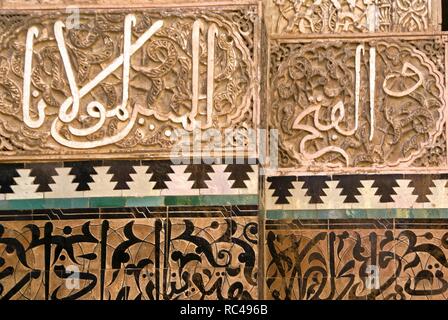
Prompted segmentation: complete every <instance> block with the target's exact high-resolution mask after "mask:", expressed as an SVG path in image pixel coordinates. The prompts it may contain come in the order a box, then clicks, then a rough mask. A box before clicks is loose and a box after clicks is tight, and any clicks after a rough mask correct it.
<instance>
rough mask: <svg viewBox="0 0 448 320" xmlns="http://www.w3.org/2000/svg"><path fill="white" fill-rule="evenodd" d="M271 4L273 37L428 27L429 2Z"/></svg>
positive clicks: (293, 0) (286, 0) (301, 0)
mask: <svg viewBox="0 0 448 320" xmlns="http://www.w3.org/2000/svg"><path fill="white" fill-rule="evenodd" d="M271 1H272V2H273V6H274V12H275V15H274V16H273V21H272V24H273V25H272V32H274V33H300V34H308V33H360V32H373V31H377V32H391V31H399V32H405V31H409V32H413V31H426V30H428V29H429V27H430V26H429V19H430V17H429V12H430V6H431V3H430V1H431V0H397V1H395V0H271ZM371 20H375V26H374V28H373V30H372V29H370V28H369V25H370V21H371Z"/></svg>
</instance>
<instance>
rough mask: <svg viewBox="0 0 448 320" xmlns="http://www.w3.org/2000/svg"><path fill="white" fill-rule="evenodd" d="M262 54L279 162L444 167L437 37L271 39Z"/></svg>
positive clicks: (441, 60)
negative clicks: (267, 50) (265, 61)
mask: <svg viewBox="0 0 448 320" xmlns="http://www.w3.org/2000/svg"><path fill="white" fill-rule="evenodd" d="M270 52H271V59H270V63H271V65H270V81H269V83H270V103H269V105H270V107H271V110H270V127H271V128H275V129H278V130H279V164H280V166H281V167H284V168H296V169H297V170H300V171H301V172H304V171H309V170H314V171H322V170H323V169H327V170H329V171H338V172H341V171H346V170H347V171H349V170H352V169H362V170H364V169H369V168H382V169H387V170H396V169H400V168H401V169H403V168H410V167H414V168H415V167H421V166H425V167H444V166H446V125H445V121H446V101H445V99H446V84H445V74H444V73H445V44H444V43H443V40H442V38H440V37H426V38H421V39H412V40H411V39H408V40H407V39H399V38H395V37H390V38H388V39H384V40H383V39H380V38H368V37H367V38H365V39H362V40H359V39H354V38H353V39H344V40H337V39H334V40H314V41H312V42H310V41H301V40H277V41H272V42H271V50H270Z"/></svg>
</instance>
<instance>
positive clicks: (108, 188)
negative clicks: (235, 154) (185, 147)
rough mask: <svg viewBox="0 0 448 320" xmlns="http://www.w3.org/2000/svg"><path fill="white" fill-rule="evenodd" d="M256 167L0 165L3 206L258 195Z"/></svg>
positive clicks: (154, 163) (161, 163) (125, 163)
mask: <svg viewBox="0 0 448 320" xmlns="http://www.w3.org/2000/svg"><path fill="white" fill-rule="evenodd" d="M257 192H258V167H257V166H256V165H250V164H242V165H232V164H231V165H225V164H216V165H208V164H190V165H174V164H172V163H171V162H170V161H92V162H89V161H83V162H65V163H33V164H14V165H11V164H2V165H0V200H16V199H40V198H49V199H52V198H82V197H144V196H164V195H180V196H181V195H216V194H229V195H238V194H257Z"/></svg>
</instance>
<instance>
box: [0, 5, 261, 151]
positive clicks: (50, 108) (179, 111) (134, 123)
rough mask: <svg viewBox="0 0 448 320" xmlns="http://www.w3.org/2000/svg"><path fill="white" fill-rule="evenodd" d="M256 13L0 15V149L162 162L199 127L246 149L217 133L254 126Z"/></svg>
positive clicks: (222, 9)
mask: <svg viewBox="0 0 448 320" xmlns="http://www.w3.org/2000/svg"><path fill="white" fill-rule="evenodd" d="M258 10H259V9H258V5H257V4H256V3H254V4H252V5H251V4H247V5H227V6H225V5H221V6H214V7H213V8H212V9H211V8H208V7H206V6H205V7H200V6H198V7H194V6H193V7H191V6H188V7H184V8H182V7H178V8H163V7H151V8H146V9H138V10H137V9H135V10H132V9H119V10H112V9H111V10H107V9H105V8H101V9H96V10H91V9H82V10H81V12H80V16H79V17H74V16H72V15H71V12H66V11H65V10H64V9H60V10H49V11H45V12H44V11H33V12H30V11H23V10H22V11H20V10H18V11H4V12H3V13H2V14H0V21H1V24H0V25H1V37H0V43H1V49H0V81H1V83H0V93H1V94H0V156H1V157H2V159H5V158H7V159H9V160H10V159H17V158H20V159H24V158H26V159H27V160H28V159H33V158H35V157H42V156H45V157H48V158H51V157H53V158H55V157H58V158H61V157H64V158H83V157H92V156H102V157H105V156H106V155H108V154H111V153H113V154H116V155H117V156H120V157H126V158H129V157H137V156H142V155H144V156H145V157H152V158H154V157H157V158H166V157H168V156H169V155H170V151H171V150H172V148H175V147H176V146H179V145H178V143H182V145H184V144H185V142H182V141H184V140H183V139H184V138H185V135H186V136H187V137H190V136H191V137H190V138H192V136H193V131H197V130H206V129H215V130H216V131H215V132H217V133H218V134H220V135H221V138H222V143H221V145H220V146H218V147H217V148H218V149H219V150H231V151H237V152H239V153H240V154H246V152H245V151H244V150H240V149H241V148H240V149H238V148H237V147H235V145H234V144H232V142H231V140H232V141H233V139H224V135H225V132H229V131H232V132H235V131H237V132H239V134H241V132H243V134H244V133H247V132H248V130H250V129H255V128H256V125H257V123H258V105H259V101H258V99H259V98H258V97H259V94H258V87H259V71H258V68H259V64H258V59H259V56H258V55H259V27H260V17H259V13H258V12H259V11H258ZM196 129H197V130H196ZM181 133H182V134H185V135H182V134H181ZM227 138H228V137H227ZM208 139H210V137H209V138H208ZM206 140H207V138H204V139H203V142H204V141H205V142H208V141H206ZM205 142H204V143H205ZM187 144H188V143H187ZM187 147H188V145H187ZM182 150H183V151H185V147H184V148H183V149H182ZM191 152H192V151H191ZM189 155H190V150H189V149H188V151H187V152H186V154H185V153H183V154H182V156H189Z"/></svg>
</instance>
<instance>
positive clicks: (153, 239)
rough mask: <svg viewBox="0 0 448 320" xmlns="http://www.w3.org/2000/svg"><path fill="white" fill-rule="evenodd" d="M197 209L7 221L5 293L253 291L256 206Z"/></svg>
mask: <svg viewBox="0 0 448 320" xmlns="http://www.w3.org/2000/svg"><path fill="white" fill-rule="evenodd" d="M195 210H196V209H192V210H190V212H187V210H185V209H184V210H183V211H182V210H181V211H180V212H179V211H178V210H176V211H174V213H175V216H174V217H169V218H168V216H169V215H170V210H169V209H168V208H152V209H148V210H146V212H145V211H144V210H131V209H123V210H119V209H116V210H115V211H114V210H112V211H111V212H102V213H101V214H100V215H99V216H98V217H97V218H96V219H95V218H92V216H91V215H88V214H83V213H82V212H81V213H77V214H76V215H75V216H74V215H72V216H71V219H70V218H69V219H68V220H59V219H58V218H59V216H60V215H61V213H59V215H58V213H57V212H56V213H55V214H54V215H53V216H51V215H50V213H48V215H47V217H49V218H52V219H51V220H47V221H40V220H32V221H20V222H19V221H13V222H2V223H0V299H20V300H23V299H27V300H28V299H37V300H61V299H81V300H84V299H96V300H110V299H113V300H172V299H193V300H200V299H207V300H208V299H212V300H215V299H232V300H237V299H244V300H246V299H256V298H257V297H258V291H257V290H258V289H257V269H258V255H257V252H258V250H257V245H258V222H257V217H256V207H255V208H246V210H243V211H241V210H239V209H238V208H234V209H232V208H227V210H218V209H217V208H215V209H212V210H210V211H209V214H208V215H207V216H206V217H200V216H194V215H195V212H194V211H195ZM120 211H121V212H120ZM139 211H140V212H139ZM198 211H202V213H203V212H204V211H205V210H204V209H203V210H198ZM244 211H246V212H247V213H249V214H250V215H247V216H245V215H244V214H241V213H242V212H244ZM176 213H177V214H176ZM233 213H235V214H236V215H233ZM126 214H128V215H131V216H132V215H134V216H139V214H140V216H139V217H134V218H130V217H126ZM152 214H153V215H154V216H153V217H151V215H152ZM252 214H255V216H253V215H252ZM62 215H63V214H62ZM145 215H146V216H145ZM75 272H76V273H77V274H78V275H79V281H76V280H74V277H73V275H74V273H75Z"/></svg>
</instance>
